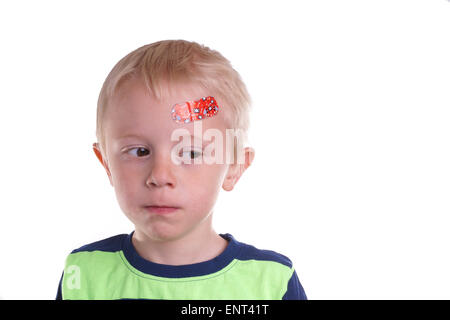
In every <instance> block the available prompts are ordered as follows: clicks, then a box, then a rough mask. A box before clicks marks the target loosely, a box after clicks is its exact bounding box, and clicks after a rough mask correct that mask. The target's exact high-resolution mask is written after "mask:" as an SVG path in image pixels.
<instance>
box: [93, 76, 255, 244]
mask: <svg viewBox="0 0 450 320" xmlns="http://www.w3.org/2000/svg"><path fill="white" fill-rule="evenodd" d="M173 92H175V93H173V94H172V95H170V96H169V97H168V98H167V99H165V100H164V101H161V102H160V101H157V100H156V99H154V98H153V97H152V96H151V95H150V94H149V93H148V91H147V90H146V88H145V86H144V84H143V82H142V81H140V80H138V79H131V80H128V81H127V82H125V83H124V84H122V86H121V88H120V90H119V91H118V92H117V93H116V95H115V96H114V97H113V99H112V101H110V104H109V109H108V111H107V114H106V115H105V119H104V130H105V131H104V134H105V144H106V150H107V151H106V153H107V154H106V155H102V154H101V152H100V150H99V148H98V146H97V145H94V151H95V153H96V155H97V157H98V159H99V160H100V162H101V163H102V164H103V166H104V167H105V169H106V171H107V174H108V177H109V180H110V183H111V185H112V186H114V189H115V192H116V196H117V199H118V202H119V205H120V207H121V209H122V210H123V212H124V213H125V214H126V215H127V217H128V218H129V219H130V220H131V221H132V222H133V224H134V225H135V227H136V232H139V233H140V234H144V235H145V236H147V237H149V238H151V239H154V240H159V241H163V240H166V241H167V240H170V239H176V238H180V237H182V236H183V235H185V234H187V233H189V232H190V231H193V230H194V229H195V228H197V227H205V228H206V225H207V224H208V223H210V221H211V220H210V219H211V216H210V214H211V213H212V210H213V207H214V204H215V202H216V199H217V196H218V194H219V191H220V188H221V187H223V188H224V189H225V190H228V191H229V190H231V189H233V187H234V185H235V184H236V182H237V181H238V179H239V178H240V176H241V174H242V173H243V171H244V170H245V169H246V168H247V167H248V166H249V165H250V164H251V161H252V159H253V156H254V153H253V150H252V149H251V148H246V150H245V162H244V164H235V165H233V164H231V165H230V164H227V163H213V164H207V163H205V162H203V163H201V164H195V163H191V164H187V163H181V164H178V165H177V164H176V163H175V162H174V161H173V160H172V152H173V150H174V146H175V145H177V144H178V145H179V143H180V141H181V139H178V140H176V141H175V140H173V139H171V136H172V133H173V131H174V130H176V129H179V128H185V129H187V130H188V132H189V135H190V136H192V137H193V138H192V139H194V138H197V139H200V151H201V148H202V145H203V147H205V146H206V145H208V144H210V143H211V141H204V140H203V143H202V140H201V139H202V136H200V137H199V136H197V137H195V136H194V122H191V123H177V122H175V121H174V120H173V119H172V118H171V114H170V111H171V107H172V106H173V105H174V104H175V103H180V102H184V101H190V100H196V99H199V98H201V97H206V96H209V95H211V94H210V93H209V92H204V91H202V90H201V89H199V88H193V87H192V86H177V87H176V90H173ZM218 104H219V112H218V113H217V114H216V115H215V116H213V117H210V118H206V119H204V120H197V121H201V122H202V123H201V125H202V130H201V131H202V132H205V131H206V130H208V129H210V128H214V129H217V130H220V131H221V132H222V134H223V137H226V134H225V132H226V131H225V130H226V123H225V120H224V117H223V116H224V112H226V111H227V110H225V108H224V106H222V105H221V104H220V101H219V102H218ZM197 125H198V124H197ZM195 132H196V133H198V131H195ZM132 135H135V136H136V137H135V136H132ZM185 141H186V140H185ZM193 141H194V140H192V142H193ZM225 148H226V143H224V144H223V153H224V154H225V152H227V151H226V150H225ZM190 150H193V151H198V150H199V148H198V147H197V148H196V147H194V144H193V143H192V146H191V148H190V149H189V148H184V149H183V152H185V151H187V155H189V156H190V155H193V156H195V155H198V154H196V153H190ZM184 156H185V157H186V153H185V154H184ZM152 205H154V206H155V205H159V206H171V207H177V208H178V209H177V210H175V211H173V212H171V213H168V214H158V213H154V212H151V211H149V210H148V208H146V207H148V206H152ZM205 230H206V229H205Z"/></svg>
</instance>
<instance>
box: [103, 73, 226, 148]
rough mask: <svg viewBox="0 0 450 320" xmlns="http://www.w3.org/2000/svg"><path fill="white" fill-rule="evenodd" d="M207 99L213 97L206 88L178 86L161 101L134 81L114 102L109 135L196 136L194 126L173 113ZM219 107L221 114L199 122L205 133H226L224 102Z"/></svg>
mask: <svg viewBox="0 0 450 320" xmlns="http://www.w3.org/2000/svg"><path fill="white" fill-rule="evenodd" d="M206 96H211V95H210V94H208V92H206V90H205V89H203V88H199V87H195V86H192V85H178V86H176V87H173V88H172V90H171V92H170V94H167V95H164V97H163V99H161V100H157V99H156V98H155V97H154V96H153V95H152V94H151V93H149V92H148V90H147V89H146V87H145V86H144V85H143V84H142V83H141V82H139V81H130V82H129V83H127V84H125V85H124V86H123V87H122V88H121V90H120V91H119V92H118V94H117V95H116V96H115V97H114V99H113V100H112V101H111V110H110V111H111V113H110V117H108V118H109V119H108V121H107V122H109V124H108V125H107V124H105V128H106V127H109V130H108V131H109V132H108V134H107V135H108V136H110V138H113V139H126V138H131V137H133V136H139V135H141V136H143V137H145V136H148V135H153V136H155V135H158V133H161V134H165V135H167V134H170V133H171V132H172V131H173V130H175V129H177V128H185V129H187V130H188V131H189V132H190V133H191V134H192V135H194V126H193V122H189V123H181V122H180V121H174V118H173V114H172V112H171V111H172V110H173V107H174V105H176V104H180V103H185V102H187V101H195V100H199V99H202V97H206ZM218 104H219V107H218V109H219V110H220V111H219V112H216V113H215V114H214V115H213V116H210V117H207V118H204V119H203V120H196V121H201V122H202V127H203V131H204V130H206V129H209V128H216V129H219V130H221V129H223V130H225V123H224V118H223V110H222V108H221V107H222V105H221V103H220V102H218ZM202 111H203V109H202ZM204 111H205V112H206V110H204ZM108 112H109V111H108ZM105 120H106V119H105Z"/></svg>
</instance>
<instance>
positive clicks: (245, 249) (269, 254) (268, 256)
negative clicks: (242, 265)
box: [225, 233, 292, 268]
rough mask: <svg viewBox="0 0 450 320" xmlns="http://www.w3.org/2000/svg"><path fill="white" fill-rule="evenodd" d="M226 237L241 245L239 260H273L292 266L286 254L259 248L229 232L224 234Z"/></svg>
mask: <svg viewBox="0 0 450 320" xmlns="http://www.w3.org/2000/svg"><path fill="white" fill-rule="evenodd" d="M225 236H226V237H228V238H230V239H233V241H235V242H236V244H237V245H238V246H239V247H241V250H240V252H239V256H238V259H239V260H258V261H273V262H277V263H280V264H282V265H285V266H287V267H289V268H292V261H291V259H289V258H288V257H287V256H285V255H283V254H281V253H279V252H276V251H274V250H268V249H260V248H259V247H255V246H254V245H251V244H248V243H244V242H239V241H237V240H236V239H235V238H234V237H233V236H232V235H231V234H229V233H227V234H225Z"/></svg>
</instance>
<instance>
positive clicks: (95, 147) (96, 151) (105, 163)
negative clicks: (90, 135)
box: [92, 142, 114, 186]
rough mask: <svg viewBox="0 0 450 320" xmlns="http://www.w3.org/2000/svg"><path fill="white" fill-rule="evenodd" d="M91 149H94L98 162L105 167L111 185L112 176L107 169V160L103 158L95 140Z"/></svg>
mask: <svg viewBox="0 0 450 320" xmlns="http://www.w3.org/2000/svg"><path fill="white" fill-rule="evenodd" d="M92 147H93V149H94V153H95V155H96V156H97V159H98V160H99V161H100V163H101V164H102V166H103V168H105V170H106V173H107V174H108V178H109V183H110V184H111V186H114V185H113V182H112V177H111V171H110V170H109V166H108V162H107V161H106V159H104V158H103V155H102V152H101V150H100V146H99V144H98V143H97V142H95V143H94V144H93V145H92Z"/></svg>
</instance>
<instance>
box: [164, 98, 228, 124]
mask: <svg viewBox="0 0 450 320" xmlns="http://www.w3.org/2000/svg"><path fill="white" fill-rule="evenodd" d="M217 112H219V106H218V105H217V101H216V99H215V98H214V97H211V96H208V97H203V98H201V99H198V100H193V101H186V102H182V103H177V104H175V105H174V106H173V107H172V110H171V113H172V119H173V120H175V121H176V122H179V123H188V122H192V121H195V120H203V119H205V118H207V117H212V116H214V115H216V114H217Z"/></svg>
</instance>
